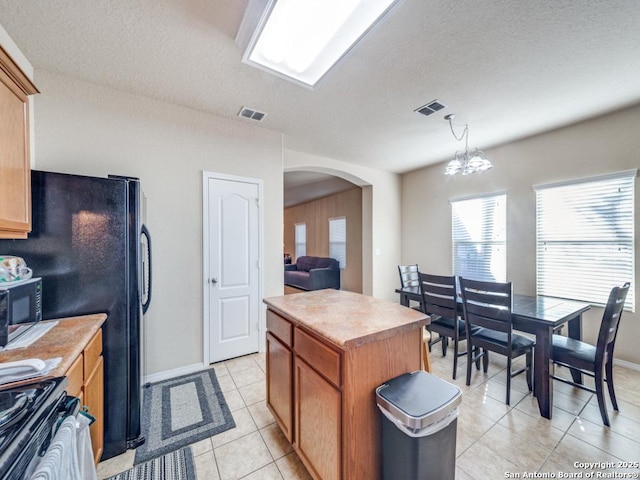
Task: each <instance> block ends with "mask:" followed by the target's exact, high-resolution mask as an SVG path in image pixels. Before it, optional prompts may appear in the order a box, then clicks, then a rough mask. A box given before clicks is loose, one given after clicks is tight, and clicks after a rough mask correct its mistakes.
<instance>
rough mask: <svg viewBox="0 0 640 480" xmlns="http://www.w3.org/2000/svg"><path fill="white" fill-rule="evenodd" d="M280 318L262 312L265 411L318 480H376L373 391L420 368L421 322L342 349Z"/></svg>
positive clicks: (377, 441)
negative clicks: (270, 415)
mask: <svg viewBox="0 0 640 480" xmlns="http://www.w3.org/2000/svg"><path fill="white" fill-rule="evenodd" d="M331 294H332V292H329V293H324V295H331ZM300 295H303V294H300ZM290 297H295V295H290ZM365 301H366V300H365ZM328 303H329V302H328ZM386 305H387V304H383V305H382V306H381V308H383V309H384V308H387V307H386ZM406 310H407V311H410V310H409V309H406ZM283 313H284V312H283ZM399 313H400V314H402V313H405V312H404V309H403V310H402V311H401V312H399ZM285 315H286V314H283V315H281V314H280V312H278V313H276V312H275V311H273V310H271V309H270V310H267V336H266V341H267V355H266V357H267V406H268V407H269V410H270V411H271V412H272V413H273V415H274V417H275V419H276V422H277V423H278V425H279V426H280V428H281V430H282V432H283V434H284V435H285V437H287V439H288V440H289V442H291V443H292V445H293V447H294V449H295V451H296V453H297V454H298V457H299V458H300V460H301V461H302V463H303V464H304V466H305V467H306V468H307V470H308V471H309V473H310V475H311V476H312V477H313V478H314V479H315V480H336V479H339V480H363V479H366V480H379V479H380V477H381V467H382V465H381V457H382V454H381V437H380V429H381V424H380V413H379V412H378V409H377V407H376V399H375V389H376V387H378V386H380V385H381V384H383V383H384V382H386V381H387V380H389V379H391V378H394V377H396V376H398V375H401V374H403V373H407V372H413V371H415V370H419V369H420V362H421V358H420V353H421V350H420V347H421V344H422V330H423V327H422V324H421V323H415V324H412V327H411V328H401V329H398V330H396V331H393V332H388V331H383V332H382V333H380V334H379V335H377V336H376V337H374V338H367V339H364V340H361V341H357V342H353V343H352V344H350V345H346V346H345V345H340V344H336V342H335V341H332V339H331V338H327V337H326V336H322V335H321V334H320V333H319V332H318V331H317V330H315V331H314V330H311V329H309V328H305V326H304V323H303V322H302V321H301V320H300V316H299V315H298V316H297V317H294V316H292V317H291V318H289V317H288V316H285ZM411 315H414V314H413V312H411Z"/></svg>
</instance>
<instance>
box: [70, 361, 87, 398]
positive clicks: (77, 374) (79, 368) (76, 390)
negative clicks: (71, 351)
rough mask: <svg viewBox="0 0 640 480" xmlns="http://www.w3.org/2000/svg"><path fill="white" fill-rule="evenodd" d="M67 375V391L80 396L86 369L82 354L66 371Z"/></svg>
mask: <svg viewBox="0 0 640 480" xmlns="http://www.w3.org/2000/svg"><path fill="white" fill-rule="evenodd" d="M66 376H67V393H68V394H69V395H72V396H74V397H79V396H80V394H81V393H82V385H83V384H84V370H83V360H82V354H80V355H78V358H76V359H75V361H74V362H73V363H72V364H71V366H70V367H69V370H67V373H66Z"/></svg>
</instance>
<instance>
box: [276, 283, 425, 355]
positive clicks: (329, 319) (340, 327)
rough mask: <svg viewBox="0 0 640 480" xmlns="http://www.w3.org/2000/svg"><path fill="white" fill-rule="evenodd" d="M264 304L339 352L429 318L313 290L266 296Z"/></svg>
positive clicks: (397, 306) (365, 299)
mask: <svg viewBox="0 0 640 480" xmlns="http://www.w3.org/2000/svg"><path fill="white" fill-rule="evenodd" d="M264 303H266V304H267V305H268V306H269V308H270V309H272V310H274V311H275V312H277V313H279V314H281V315H283V316H285V317H287V318H288V319H290V320H291V321H293V322H294V323H296V324H297V325H299V326H302V327H304V328H306V329H307V330H310V331H311V332H314V333H316V334H318V335H319V336H321V337H323V338H325V339H326V340H327V341H329V342H331V343H332V344H334V345H335V346H337V347H338V348H340V349H343V350H346V349H350V348H353V347H356V346H358V345H363V344H366V343H369V342H373V341H377V340H381V339H384V338H388V337H391V336H393V335H396V334H398V333H400V332H403V331H406V330H413V329H415V328H419V327H422V326H424V325H426V324H428V323H429V317H428V316H427V315H425V314H424V313H422V312H419V311H416V310H413V309H411V308H407V307H404V306H402V305H400V304H398V303H395V302H390V301H387V300H380V299H377V298H373V297H370V296H368V295H362V294H360V293H354V292H347V291H344V290H333V289H326V290H315V291H310V292H304V293H295V294H292V295H283V296H279V297H268V298H265V299H264Z"/></svg>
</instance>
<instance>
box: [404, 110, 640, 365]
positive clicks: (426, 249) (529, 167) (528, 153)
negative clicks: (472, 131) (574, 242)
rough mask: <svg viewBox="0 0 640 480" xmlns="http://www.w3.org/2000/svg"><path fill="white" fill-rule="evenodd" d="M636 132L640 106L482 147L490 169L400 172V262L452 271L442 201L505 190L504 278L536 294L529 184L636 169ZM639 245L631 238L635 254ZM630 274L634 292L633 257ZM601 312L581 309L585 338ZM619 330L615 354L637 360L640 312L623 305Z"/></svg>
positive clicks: (639, 150)
mask: <svg viewBox="0 0 640 480" xmlns="http://www.w3.org/2000/svg"><path fill="white" fill-rule="evenodd" d="M523 114H526V112H524V113H523ZM638 132H640V106H636V107H634V108H629V109H626V110H623V111H619V112H616V113H612V114H610V115H606V116H603V117H599V118H596V119H592V120H589V121H585V122H582V123H579V124H576V125H572V126H568V127H565V128H562V129H559V130H555V131H552V132H549V133H546V134H543V135H538V136H535V137H531V138H527V139H524V140H521V141H518V142H513V143H509V144H506V145H502V146H500V147H496V148H493V149H490V150H487V151H486V152H485V153H486V154H487V157H488V158H489V159H491V161H492V162H493V164H494V168H493V169H492V170H489V171H487V172H484V173H482V174H476V175H471V176H464V177H463V176H455V177H447V176H445V175H444V174H443V171H444V164H440V165H435V166H431V167H428V168H424V169H421V170H417V171H415V172H411V173H408V174H405V175H403V177H402V262H403V263H418V264H420V268H421V269H422V270H425V271H430V272H433V273H440V274H451V269H452V260H451V209H450V205H449V200H450V199H452V198H456V197H463V196H469V195H476V194H481V193H489V192H495V191H501V190H502V191H506V192H507V278H508V279H509V280H510V281H512V282H513V284H514V291H515V292H516V293H522V294H535V291H536V283H535V282H536V250H535V235H536V225H535V195H534V191H533V185H537V184H543V183H548V182H553V181H559V180H569V179H575V178H580V177H587V176H591V175H598V174H603V173H608V172H615V171H622V170H627V169H631V168H638V166H640V137H639V136H638ZM636 185H637V181H636ZM635 202H636V204H635V208H636V210H635V212H636V213H635V215H636V219H635V225H636V237H637V235H638V232H639V230H640V226H639V222H638V218H639V215H640V213H639V212H640V195H638V194H636V197H635ZM417 205H419V206H420V207H419V208H416V206H417ZM639 249H640V245H639V243H638V242H637V241H636V245H635V255H636V258H637V257H638V252H639ZM635 276H636V284H635V285H632V287H633V288H635V289H636V290H635V296H636V298H638V289H637V287H636V285H637V279H638V278H640V277H639V272H638V262H636V271H635ZM622 280H626V279H622ZM622 280H621V281H622ZM636 310H637V309H636ZM601 316H602V309H601V308H592V309H591V310H590V311H589V312H587V314H586V315H585V316H584V320H583V328H584V332H585V333H584V338H585V339H586V340H588V341H591V342H595V340H596V335H597V329H598V327H599V324H600V318H601ZM619 333H620V334H619V335H618V342H617V346H616V357H617V358H619V359H622V360H626V361H629V362H633V363H636V364H640V349H638V347H637V340H638V338H640V314H639V313H638V312H636V313H632V312H625V314H624V316H623V319H622V324H621V327H620V332H619Z"/></svg>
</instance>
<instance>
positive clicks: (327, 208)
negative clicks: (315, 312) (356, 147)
mask: <svg viewBox="0 0 640 480" xmlns="http://www.w3.org/2000/svg"><path fill="white" fill-rule="evenodd" d="M335 217H345V218H346V219H347V268H345V269H343V270H342V272H341V278H340V288H341V289H342V290H349V291H351V292H357V293H362V189H361V188H359V187H356V188H352V189H351V190H347V191H344V192H340V193H336V194H334V195H329V196H327V197H323V198H320V199H318V200H314V201H313V202H307V203H303V204H301V205H296V206H294V207H289V208H285V209H284V253H289V254H290V255H291V257H292V258H293V262H294V263H295V261H296V259H295V250H296V249H295V233H294V232H295V224H296V223H305V224H306V225H307V255H311V256H318V257H328V256H329V219H330V218H335Z"/></svg>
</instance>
